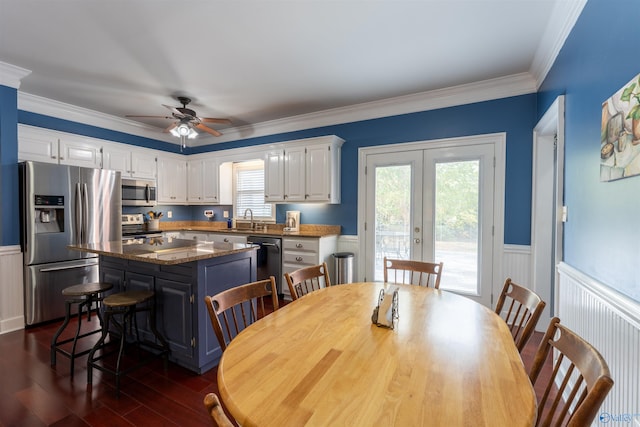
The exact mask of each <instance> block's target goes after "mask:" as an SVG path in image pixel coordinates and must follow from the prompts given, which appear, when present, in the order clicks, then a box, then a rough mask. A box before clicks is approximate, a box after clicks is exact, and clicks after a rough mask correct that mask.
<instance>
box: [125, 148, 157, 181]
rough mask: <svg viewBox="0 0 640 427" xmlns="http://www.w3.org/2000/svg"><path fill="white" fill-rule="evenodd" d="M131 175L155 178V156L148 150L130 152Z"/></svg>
mask: <svg viewBox="0 0 640 427" xmlns="http://www.w3.org/2000/svg"><path fill="white" fill-rule="evenodd" d="M131 176H132V177H133V178H143V179H156V176H157V166H156V156H155V154H154V153H149V151H146V152H141V151H132V152H131Z"/></svg>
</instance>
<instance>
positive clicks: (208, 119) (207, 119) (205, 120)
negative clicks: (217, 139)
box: [199, 117, 231, 125]
mask: <svg viewBox="0 0 640 427" xmlns="http://www.w3.org/2000/svg"><path fill="white" fill-rule="evenodd" d="M199 119H200V121H201V122H203V123H220V124H222V125H230V124H231V120H229V119H216V118H214V117H199Z"/></svg>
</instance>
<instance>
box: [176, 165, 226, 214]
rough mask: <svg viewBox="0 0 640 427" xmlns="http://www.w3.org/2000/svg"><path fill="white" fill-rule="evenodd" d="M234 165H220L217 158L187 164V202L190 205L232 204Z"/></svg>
mask: <svg viewBox="0 0 640 427" xmlns="http://www.w3.org/2000/svg"><path fill="white" fill-rule="evenodd" d="M231 168H232V163H230V162H229V163H223V164H220V163H219V162H218V160H217V158H215V157H206V158H199V159H195V160H189V161H188V162H187V188H188V193H187V202H189V204H203V205H211V204H218V205H219V204H223V205H230V204H232V203H233V202H232V200H231V197H232V188H231V185H232V184H231V171H232V169H231Z"/></svg>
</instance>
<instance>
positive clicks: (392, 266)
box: [384, 257, 443, 289]
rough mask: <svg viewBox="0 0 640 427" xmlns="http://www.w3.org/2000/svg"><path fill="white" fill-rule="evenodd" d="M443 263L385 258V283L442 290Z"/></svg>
mask: <svg viewBox="0 0 640 427" xmlns="http://www.w3.org/2000/svg"><path fill="white" fill-rule="evenodd" d="M442 267H443V263H442V262H440V263H434V262H424V261H413V260H406V259H390V258H387V257H384V281H385V282H393V283H403V284H406V285H419V286H426V287H429V286H431V287H432V288H435V289H439V288H440V277H441V276H442Z"/></svg>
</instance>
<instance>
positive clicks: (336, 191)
mask: <svg viewBox="0 0 640 427" xmlns="http://www.w3.org/2000/svg"><path fill="white" fill-rule="evenodd" d="M343 143H344V140H342V139H340V138H338V137H336V136H324V137H318V138H309V139H306V140H300V141H291V142H287V143H283V144H282V146H283V149H282V150H281V151H278V150H277V149H276V150H272V151H269V152H268V153H267V154H266V156H265V201H266V202H286V203H289V202H291V203H299V202H323V203H340V149H341V146H342V144H343Z"/></svg>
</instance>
